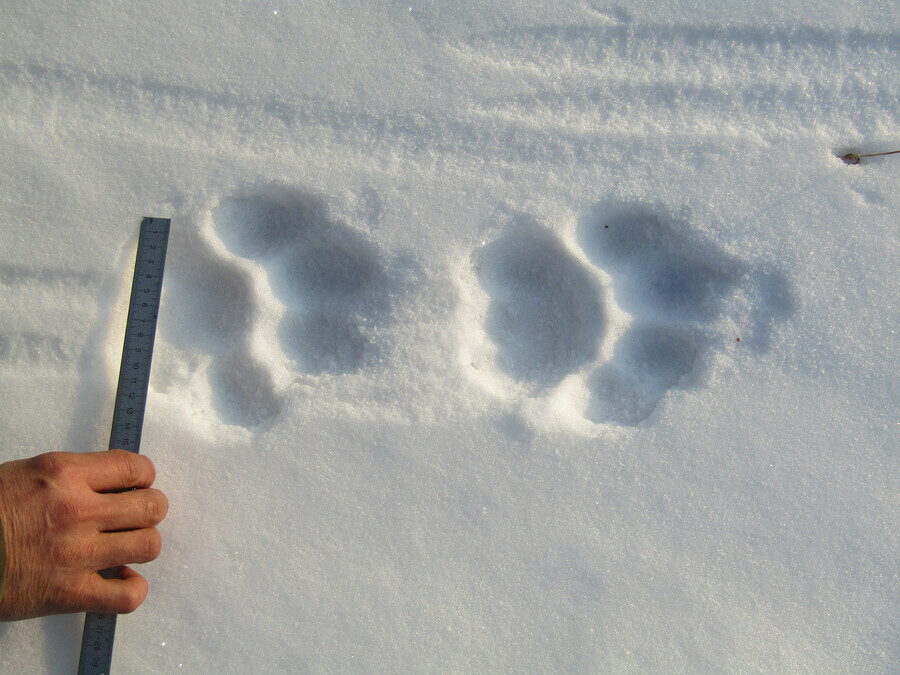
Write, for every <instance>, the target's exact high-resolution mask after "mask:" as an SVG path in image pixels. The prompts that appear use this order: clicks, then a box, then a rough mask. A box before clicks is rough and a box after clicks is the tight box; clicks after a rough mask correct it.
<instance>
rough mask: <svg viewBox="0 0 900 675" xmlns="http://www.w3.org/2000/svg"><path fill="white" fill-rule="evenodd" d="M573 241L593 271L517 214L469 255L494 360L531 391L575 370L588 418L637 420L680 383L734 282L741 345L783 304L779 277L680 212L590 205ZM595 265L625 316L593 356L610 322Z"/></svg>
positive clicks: (786, 307)
mask: <svg viewBox="0 0 900 675" xmlns="http://www.w3.org/2000/svg"><path fill="white" fill-rule="evenodd" d="M577 242H578V246H579V247H580V248H581V251H582V252H583V253H584V255H585V256H586V258H587V259H588V261H589V262H590V263H591V264H592V265H594V266H595V268H596V269H594V270H591V269H590V267H589V266H587V265H585V264H584V263H582V262H580V261H579V260H578V258H577V257H576V255H574V254H573V253H572V252H570V251H569V250H568V249H567V248H566V246H565V245H564V244H563V242H562V241H561V240H560V239H558V238H557V237H556V236H555V235H553V234H552V233H551V232H550V231H549V230H547V229H545V228H543V227H541V226H540V225H538V224H537V223H535V222H534V221H533V220H526V219H521V218H520V219H519V220H517V221H516V222H515V223H514V224H513V226H512V227H511V228H510V230H509V231H508V232H507V233H506V234H504V235H503V236H501V237H500V238H499V239H497V240H496V241H494V242H492V243H491V244H489V245H486V246H484V247H483V248H482V249H480V250H479V251H477V252H476V254H475V256H474V258H473V262H474V267H475V271H476V275H477V277H478V280H479V282H480V284H481V286H482V288H483V289H484V291H485V292H486V293H487V295H488V296H489V297H490V303H489V305H488V308H487V311H486V318H485V326H484V328H485V332H486V333H487V335H488V337H489V338H490V339H491V340H492V341H493V343H494V344H495V346H496V350H497V354H496V363H497V367H498V368H499V369H500V370H501V371H502V372H503V373H505V374H506V375H507V376H509V377H511V378H513V379H514V380H516V381H518V382H520V383H521V384H523V385H525V386H526V387H528V388H529V389H530V391H531V394H532V395H538V394H541V393H543V392H544V391H545V390H546V389H548V388H551V389H552V388H553V387H556V386H557V385H559V384H560V383H561V382H562V381H563V380H564V379H565V378H567V377H570V376H572V375H577V376H578V377H581V378H582V381H583V383H584V384H585V386H586V388H587V390H588V391H589V398H590V400H589V402H588V405H587V409H586V410H585V411H584V414H585V417H587V418H588V419H590V420H591V421H593V422H596V423H612V424H621V425H629V426H634V425H637V424H639V423H640V422H642V421H644V420H646V419H647V418H648V417H650V415H651V414H652V413H653V411H654V410H655V409H656V407H657V406H658V404H659V403H660V401H661V400H662V399H663V397H664V396H665V395H666V393H667V392H668V391H669V390H671V389H674V388H679V387H683V386H686V385H687V384H689V383H690V382H691V380H692V376H694V375H695V374H696V373H697V371H698V369H699V365H700V363H701V362H702V361H703V357H704V356H705V355H706V354H707V353H708V352H709V351H710V350H711V349H712V344H713V343H714V340H713V338H712V336H711V331H712V328H713V325H714V324H715V322H716V321H717V320H718V319H719V317H720V315H721V313H722V311H723V305H724V303H725V302H726V301H727V300H728V298H729V297H730V296H732V295H733V294H735V293H736V292H738V291H741V292H742V293H744V294H745V295H746V296H747V297H749V298H750V299H751V303H752V310H751V311H750V313H749V316H748V325H747V326H746V328H747V332H746V333H745V335H746V338H745V342H744V344H745V345H746V346H747V347H748V348H750V349H751V350H753V349H755V350H756V351H763V350H764V349H765V347H766V346H767V344H768V339H769V336H770V332H771V327H772V324H773V323H774V322H776V321H777V320H779V319H782V318H784V317H785V316H786V315H787V314H788V313H789V312H790V305H791V302H790V293H789V291H788V288H787V284H786V282H784V280H783V279H782V277H781V276H780V275H778V274H777V273H774V272H770V271H765V270H762V269H751V268H750V267H749V266H748V265H746V264H745V263H743V262H742V261H740V260H738V259H736V258H734V257H732V256H729V255H727V254H725V253H724V252H722V251H720V250H718V249H716V248H715V247H713V246H711V245H707V244H704V243H702V242H701V241H699V240H697V239H696V238H694V237H692V236H691V235H690V233H689V232H688V230H687V222H686V221H685V219H683V218H682V219H679V218H677V217H674V216H672V215H669V214H667V213H665V212H663V211H660V210H655V209H652V208H649V207H647V206H645V205H642V204H624V203H614V204H603V205H598V206H597V207H595V208H594V209H592V210H591V211H589V212H588V213H587V214H586V215H585V217H584V218H582V220H581V222H580V223H579V225H578V228H577ZM598 270H603V271H604V272H605V273H606V274H607V275H608V276H609V278H610V279H611V287H612V297H614V300H612V301H611V304H614V305H615V306H616V309H617V312H616V313H617V315H624V316H626V317H627V323H628V327H627V329H625V330H624V332H622V333H621V334H620V335H618V337H617V339H616V341H615V344H614V345H613V346H612V348H611V356H610V357H609V358H608V359H607V360H606V361H605V362H603V363H599V356H598V355H599V354H600V352H601V347H602V346H603V338H604V334H605V332H606V331H607V328H608V326H607V323H608V322H607V320H606V319H605V313H604V311H603V307H602V302H603V300H602V298H603V291H602V288H601V287H600V285H599V283H598V282H597V281H596V279H597V277H598V275H597V271H598ZM611 309H612V307H611Z"/></svg>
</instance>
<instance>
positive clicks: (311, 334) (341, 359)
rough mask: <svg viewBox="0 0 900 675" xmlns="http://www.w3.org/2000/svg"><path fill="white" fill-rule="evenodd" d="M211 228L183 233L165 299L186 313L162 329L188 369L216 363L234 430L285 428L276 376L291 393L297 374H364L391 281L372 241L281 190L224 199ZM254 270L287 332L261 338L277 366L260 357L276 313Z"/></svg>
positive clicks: (214, 383) (212, 370) (215, 389)
mask: <svg viewBox="0 0 900 675" xmlns="http://www.w3.org/2000/svg"><path fill="white" fill-rule="evenodd" d="M206 225H207V227H203V226H202V225H200V226H199V227H198V228H197V230H196V231H190V230H187V231H185V229H184V228H182V229H179V230H178V231H177V232H173V237H175V238H176V240H175V241H173V243H172V245H171V246H170V247H169V248H170V264H169V265H168V268H169V269H168V271H167V273H166V286H167V289H166V290H167V294H168V296H169V297H172V298H177V302H173V303H167V304H166V305H165V306H164V312H165V314H164V315H163V317H162V319H163V320H162V321H161V328H162V329H163V335H164V337H165V338H166V339H167V341H168V342H170V343H171V344H172V345H173V346H174V347H176V348H178V349H180V350H181V352H180V353H181V354H182V355H184V356H183V358H182V361H183V362H184V363H185V365H184V366H183V369H185V370H187V371H189V372H195V371H196V369H197V367H199V366H197V365H196V363H195V362H199V361H202V360H205V361H207V362H208V363H207V365H206V366H205V369H206V372H207V374H208V380H209V394H208V395H209V397H210V402H211V404H212V407H213V408H214V409H215V411H216V413H217V415H218V416H219V418H220V419H221V420H222V421H223V422H225V423H226V424H231V425H236V426H241V427H245V428H247V429H255V428H259V427H262V426H265V425H267V424H269V423H271V422H272V421H273V420H275V419H276V418H277V417H278V416H279V415H280V413H281V412H282V410H283V409H284V406H285V404H284V398H283V395H282V393H280V389H279V386H278V384H277V383H276V377H275V376H276V375H278V376H280V380H281V381H282V385H283V384H284V380H285V377H284V373H282V372H281V371H282V370H284V369H285V368H286V367H287V368H288V369H289V368H290V366H291V365H292V366H293V368H295V369H296V370H299V371H301V372H303V373H306V374H310V375H340V374H345V373H350V372H353V371H355V370H358V369H359V368H361V367H363V366H364V365H365V363H366V361H367V359H368V358H370V357H371V356H372V354H373V353H374V351H375V347H376V344H375V340H374V338H375V333H376V332H377V328H378V327H379V325H380V324H381V322H382V321H383V320H384V319H385V317H386V315H387V314H388V311H389V307H388V302H387V297H388V293H387V275H386V274H385V272H384V271H383V268H382V267H381V266H380V264H379V261H378V256H377V255H376V254H375V252H374V250H373V248H372V247H371V245H370V244H369V243H368V241H366V240H365V238H364V237H363V236H362V235H361V234H359V233H358V232H356V231H355V230H352V229H351V228H350V227H348V226H346V225H343V224H341V223H339V222H336V221H334V220H332V219H330V218H329V217H328V215H327V214H326V211H325V207H324V204H323V203H322V202H321V201H320V200H319V199H317V198H315V197H312V196H309V195H305V194H300V193H295V192H292V191H289V190H286V189H281V188H268V189H265V190H260V191H257V192H255V193H253V194H250V195H240V196H234V197H228V198H225V199H223V200H222V201H221V202H220V203H219V205H218V206H216V207H215V208H214V209H213V210H212V212H211V214H210V215H209V218H207V219H206ZM179 238H180V239H179ZM216 240H218V241H216ZM223 247H224V248H223ZM249 261H253V262H254V263H257V264H258V265H259V266H260V267H262V268H263V269H264V270H265V281H263V282H262V283H263V284H265V283H266V282H267V283H268V285H269V287H270V290H271V295H272V296H274V297H275V299H276V300H277V301H278V302H280V303H281V304H282V305H283V308H284V311H283V312H280V313H281V315H282V318H281V320H280V324H279V325H278V328H277V332H276V331H274V330H273V331H271V332H270V333H268V332H267V333H266V337H263V338H261V339H262V341H263V343H264V345H265V347H264V349H263V350H262V351H263V352H264V354H268V355H272V354H275V353H277V356H276V357H274V359H269V360H266V359H265V355H264V356H263V358H260V356H259V355H258V353H259V352H258V350H254V349H252V348H251V346H252V345H253V344H254V342H257V343H259V341H260V337H259V334H258V333H257V334H255V333H254V331H255V330H256V329H257V328H259V325H258V324H259V322H260V321H261V315H263V313H264V312H263V310H264V306H266V303H265V302H263V300H262V298H261V295H260V286H259V283H260V282H255V281H254V279H253V277H252V275H251V273H250V272H249V271H248V265H249ZM270 304H271V303H270ZM267 316H269V317H271V316H272V312H269V314H268V315H267ZM268 325H272V326H274V323H269V324H268ZM269 334H271V335H272V338H271V340H269V339H268V335H269ZM285 356H286V357H287V359H284V358H283V357H285ZM288 360H289V361H290V365H286V364H287V362H288ZM278 364H281V365H280V368H279V365H278ZM170 379H174V376H173V377H172V378H170Z"/></svg>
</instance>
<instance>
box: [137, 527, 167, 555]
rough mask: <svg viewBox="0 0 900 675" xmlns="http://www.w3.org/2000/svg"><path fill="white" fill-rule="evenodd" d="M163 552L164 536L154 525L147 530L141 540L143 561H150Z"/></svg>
mask: <svg viewBox="0 0 900 675" xmlns="http://www.w3.org/2000/svg"><path fill="white" fill-rule="evenodd" d="M161 552H162V537H161V536H160V534H159V530H157V529H156V528H155V527H152V528H150V529H148V530H147V533H146V535H145V536H144V537H143V539H142V541H141V561H142V562H150V561H151V560H156V559H157V558H158V557H159V554H160V553H161Z"/></svg>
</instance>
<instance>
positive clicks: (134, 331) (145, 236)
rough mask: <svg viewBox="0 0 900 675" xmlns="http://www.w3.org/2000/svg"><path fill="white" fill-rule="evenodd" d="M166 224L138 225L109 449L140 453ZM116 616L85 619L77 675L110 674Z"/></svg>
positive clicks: (113, 571)
mask: <svg viewBox="0 0 900 675" xmlns="http://www.w3.org/2000/svg"><path fill="white" fill-rule="evenodd" d="M170 224H171V221H170V220H169V219H168V218H144V219H143V220H142V221H141V232H140V235H139V237H138V247H137V254H136V256H135V262H134V276H133V277H132V281H131V296H130V298H129V303H128V318H127V320H126V322H125V339H124V345H123V347H122V361H121V363H120V365H119V380H118V384H117V387H116V399H115V404H114V406H113V421H112V430H111V432H110V436H109V447H110V448H111V449H112V448H121V449H122V450H127V451H129V452H134V453H137V452H140V445H141V430H142V428H143V422H144V411H145V409H146V405H147V388H148V386H149V384H150V364H151V360H152V357H153V343H154V340H155V337H156V320H157V317H158V315H159V301H160V298H161V296H162V280H163V271H164V267H165V262H166V250H167V246H168V239H169V225H170ZM115 574H116V569H109V570H102V571H101V572H100V575H101V576H103V577H104V578H107V579H109V578H111V577H113V576H115ZM116 616H117V615H116V614H111V613H101V612H88V613H87V614H86V615H85V621H84V635H83V637H82V641H81V659H80V662H79V664H78V675H100V674H101V673H105V674H108V673H109V671H110V666H111V664H112V650H113V641H114V638H115V632H116Z"/></svg>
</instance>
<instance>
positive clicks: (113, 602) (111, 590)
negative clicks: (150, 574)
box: [85, 566, 149, 614]
mask: <svg viewBox="0 0 900 675" xmlns="http://www.w3.org/2000/svg"><path fill="white" fill-rule="evenodd" d="M85 590H86V594H87V604H88V607H87V609H86V611H89V612H110V613H113V614H129V613H131V612H133V611H134V610H136V609H137V608H138V607H140V605H141V603H142V602H144V598H146V597H147V591H148V590H149V587H148V585H147V580H146V579H144V577H142V576H141V575H140V574H138V573H137V572H135V571H134V570H133V569H131V568H130V567H125V566H122V567H119V568H118V569H117V570H116V571H115V573H114V575H113V576H112V577H111V578H109V579H105V578H103V577H102V576H100V574H92V575H91V579H90V581H89V582H88V584H87V588H86V589H85Z"/></svg>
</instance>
